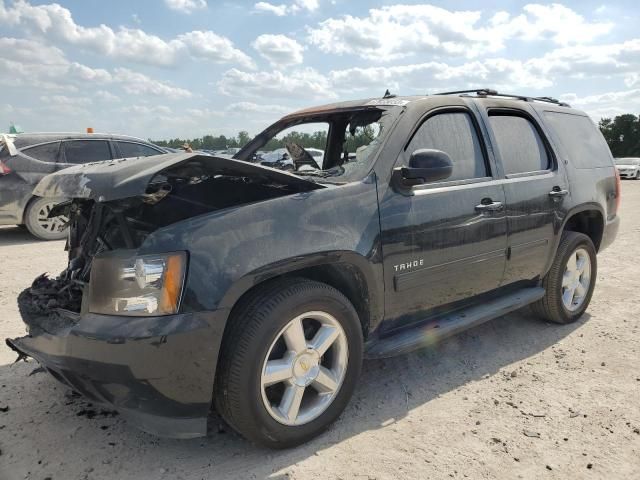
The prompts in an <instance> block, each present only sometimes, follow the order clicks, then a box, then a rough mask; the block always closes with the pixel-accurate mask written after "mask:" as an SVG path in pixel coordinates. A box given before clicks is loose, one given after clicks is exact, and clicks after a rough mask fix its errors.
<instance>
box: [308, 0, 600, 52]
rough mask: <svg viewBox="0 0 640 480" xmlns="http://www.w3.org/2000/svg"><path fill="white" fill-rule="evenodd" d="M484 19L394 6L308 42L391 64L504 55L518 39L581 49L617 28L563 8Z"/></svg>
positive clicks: (329, 23)
mask: <svg viewBox="0 0 640 480" xmlns="http://www.w3.org/2000/svg"><path fill="white" fill-rule="evenodd" d="M481 17H482V14H481V12H480V11H462V10H458V11H452V10H447V9H444V8H440V7H436V6H434V5H428V4H422V5H391V6H384V7H382V8H372V9H370V10H369V12H368V15H367V16H365V17H354V16H351V15H345V16H342V17H340V18H329V19H327V20H324V21H323V22H321V23H320V24H319V25H318V26H317V27H316V28H309V27H308V28H307V31H308V39H309V42H310V43H311V44H313V45H316V46H317V47H318V48H319V49H320V50H322V51H323V52H325V53H337V54H353V55H357V56H360V57H362V58H366V59H373V60H376V61H380V60H382V61H389V60H395V59H398V58H403V57H408V56H411V55H416V54H422V55H424V54H429V53H430V54H435V55H448V56H450V55H460V56H467V57H473V56H476V55H479V54H486V53H492V52H496V51H499V50H501V49H503V48H504V46H505V41H506V40H509V39H513V38H518V39H522V40H529V41H531V40H540V39H549V40H551V41H553V42H555V43H556V44H560V45H569V44H579V43H584V42H588V41H590V40H593V39H594V38H596V37H598V36H600V35H602V34H604V33H607V32H608V31H610V30H611V28H612V24H610V23H598V22H591V23H590V22H588V21H586V20H585V19H584V18H583V17H582V16H580V15H578V14H577V13H575V12H574V11H573V10H570V9H568V8H567V7H564V6H562V5H558V4H553V5H537V4H531V5H526V6H525V7H524V9H523V13H521V14H520V15H517V16H514V17H512V16H511V15H510V14H508V13H506V12H499V13H497V14H495V15H494V16H493V17H492V18H491V19H489V20H488V21H485V22H484V23H483V22H481Z"/></svg>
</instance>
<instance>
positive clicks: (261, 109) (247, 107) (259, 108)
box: [225, 102, 291, 114]
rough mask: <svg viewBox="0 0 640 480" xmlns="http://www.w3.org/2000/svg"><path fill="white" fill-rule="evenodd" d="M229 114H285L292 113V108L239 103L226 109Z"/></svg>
mask: <svg viewBox="0 0 640 480" xmlns="http://www.w3.org/2000/svg"><path fill="white" fill-rule="evenodd" d="M225 110H226V111H227V112H229V113H241V114H242V113H268V114H273V113H276V114H283V113H288V112H290V111H291V109H290V108H287V107H283V106H282V105H264V104H257V103H253V102H237V103H232V104H230V105H228V106H227V108H226V109H225Z"/></svg>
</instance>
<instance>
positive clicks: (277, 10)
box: [253, 2, 288, 17]
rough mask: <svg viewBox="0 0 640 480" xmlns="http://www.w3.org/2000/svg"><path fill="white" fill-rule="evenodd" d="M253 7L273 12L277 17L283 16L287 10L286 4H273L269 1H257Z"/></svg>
mask: <svg viewBox="0 0 640 480" xmlns="http://www.w3.org/2000/svg"><path fill="white" fill-rule="evenodd" d="M253 8H254V9H255V10H256V11H257V12H267V13H273V14H274V15H276V16H278V17H284V16H285V15H286V14H287V11H288V6H287V5H285V4H284V3H282V4H280V5H274V4H273V3H269V2H258V3H256V4H255V5H254V6H253Z"/></svg>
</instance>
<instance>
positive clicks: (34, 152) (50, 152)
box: [22, 142, 60, 162]
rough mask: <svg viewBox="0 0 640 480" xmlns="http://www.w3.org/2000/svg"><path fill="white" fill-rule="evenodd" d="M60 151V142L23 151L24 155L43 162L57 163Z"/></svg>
mask: <svg viewBox="0 0 640 480" xmlns="http://www.w3.org/2000/svg"><path fill="white" fill-rule="evenodd" d="M59 151H60V142H51V143H45V144H43V145H36V146H35V147H29V148H25V149H24V150H22V153H24V154H25V155H27V156H28V157H31V158H35V159H36V160H40V161H42V162H55V161H56V160H57V159H58V152H59Z"/></svg>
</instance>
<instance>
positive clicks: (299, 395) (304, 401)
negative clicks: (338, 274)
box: [260, 311, 349, 425]
mask: <svg viewBox="0 0 640 480" xmlns="http://www.w3.org/2000/svg"><path fill="white" fill-rule="evenodd" d="M348 362H349V347H348V343H347V337H346V335H345V333H344V330H343V329H342V326H341V325H340V323H339V322H338V321H337V320H336V319H335V317H333V316H332V315H330V314H328V313H326V312H320V311H313V312H307V313H304V314H302V315H298V316H297V317H295V318H294V319H293V320H291V321H290V322H289V323H287V325H285V327H284V328H283V329H282V330H280V332H279V333H278V335H276V338H275V340H274V341H273V342H272V343H271V346H270V347H269V350H268V352H267V356H266V358H265V360H264V363H263V366H262V373H261V376H260V389H261V392H262V401H263V403H264V406H265V408H266V410H267V412H268V413H269V415H270V416H271V417H272V418H273V419H274V420H276V421H277V422H279V423H282V424H284V425H303V424H305V423H309V422H311V421H312V420H315V419H316V418H318V417H319V416H320V415H322V413H324V412H325V411H326V410H327V408H329V406H330V405H331V404H332V403H333V401H334V400H335V397H336V395H337V394H338V392H339V391H340V387H341V386H342V382H343V380H344V377H345V375H346V372H347V365H348Z"/></svg>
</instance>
